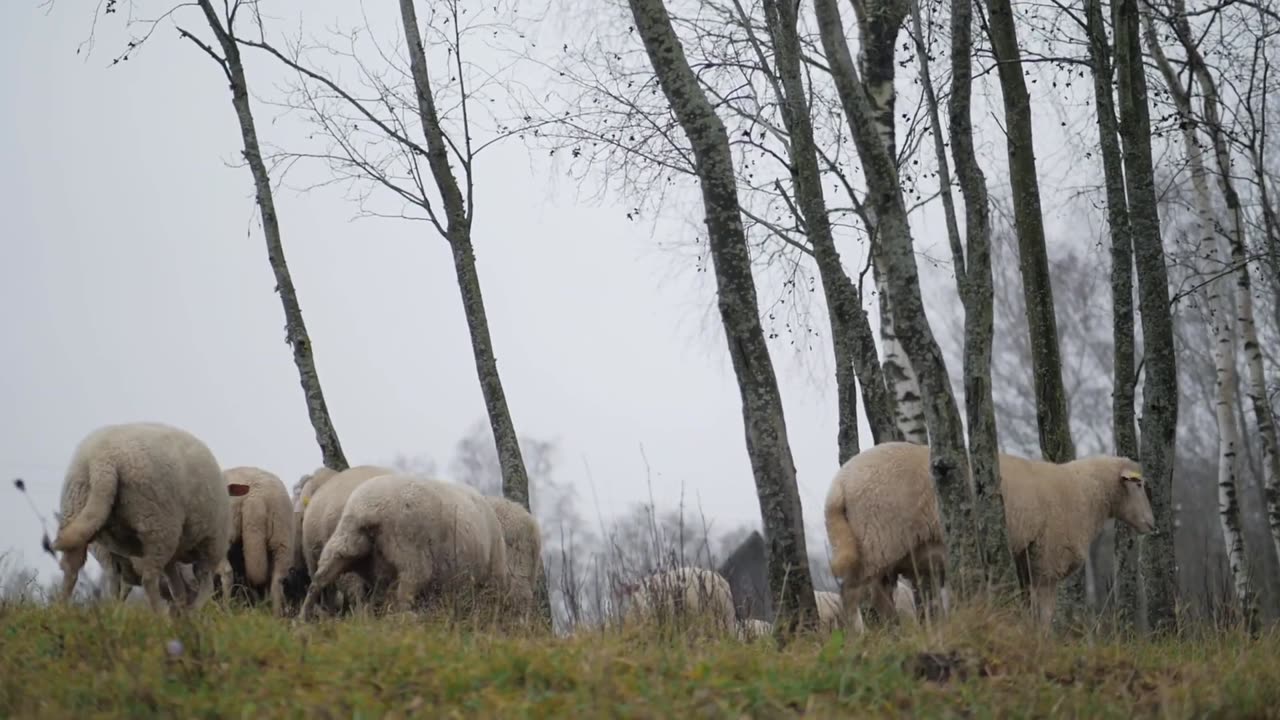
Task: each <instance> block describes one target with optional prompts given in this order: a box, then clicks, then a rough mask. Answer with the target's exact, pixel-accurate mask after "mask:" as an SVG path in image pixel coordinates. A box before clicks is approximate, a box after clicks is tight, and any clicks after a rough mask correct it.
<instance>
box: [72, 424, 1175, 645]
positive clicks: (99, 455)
mask: <svg viewBox="0 0 1280 720" xmlns="http://www.w3.org/2000/svg"><path fill="white" fill-rule="evenodd" d="M999 462H1000V472H1001V493H1002V495H1003V498H1004V502H1005V507H1006V520H1007V524H1008V530H1009V538H1010V549H1011V550H1012V552H1013V554H1014V556H1015V559H1016V560H1017V561H1018V562H1017V565H1018V571H1019V580H1020V581H1021V582H1022V585H1023V587H1024V588H1026V589H1027V590H1028V591H1029V593H1028V597H1029V598H1030V600H1031V603H1032V607H1033V610H1034V611H1035V612H1036V617H1037V618H1038V620H1039V621H1040V622H1041V624H1042V626H1043V627H1044V628H1045V629H1046V630H1047V628H1048V627H1049V624H1050V622H1051V620H1052V617H1053V612H1054V598H1055V594H1056V589H1057V587H1058V585H1059V584H1060V583H1061V582H1062V581H1063V580H1065V579H1066V578H1067V577H1068V576H1070V575H1072V574H1073V573H1076V572H1079V571H1080V570H1081V568H1082V566H1083V563H1084V558H1085V554H1086V553H1087V551H1088V547H1089V544H1090V542H1092V541H1093V540H1094V539H1095V538H1096V537H1097V536H1098V534H1099V533H1100V532H1101V529H1102V526H1103V523H1104V522H1105V521H1106V520H1108V519H1112V518H1114V519H1116V520H1119V521H1122V522H1124V523H1126V524H1128V525H1130V526H1131V527H1133V528H1134V529H1135V530H1136V531H1137V532H1139V533H1147V532H1151V531H1153V530H1155V529H1156V528H1155V523H1154V520H1153V515H1152V510H1151V506H1150V504H1149V502H1148V500H1147V496H1146V493H1145V491H1144V488H1143V480H1142V475H1141V473H1140V469H1139V466H1138V464H1137V463H1135V462H1134V461H1132V460H1129V459H1127V458H1122V457H1114V456H1094V457H1087V458H1081V459H1078V460H1075V461H1073V462H1069V463H1063V464H1053V463H1048V462H1043V461H1038V460H1029V459H1025V458H1019V457H1014V456H1009V455H1003V454H1001V455H1000V457H999ZM824 520H825V527H826V531H827V539H828V542H829V544H830V558H831V559H830V563H831V570H832V573H833V575H834V576H835V578H836V580H837V582H838V583H839V584H840V592H838V593H832V592H819V593H816V595H815V601H816V604H817V607H818V609H819V614H820V619H821V622H820V627H821V629H822V630H824V631H832V630H835V629H836V628H839V627H845V628H849V629H850V630H851V631H853V632H851V633H850V634H851V635H852V634H854V633H856V632H861V631H863V630H864V629H865V625H864V620H863V616H862V606H863V605H864V603H866V602H867V601H869V602H870V604H871V608H872V609H873V610H874V611H875V613H874V617H876V618H879V619H880V620H896V621H901V622H916V621H917V619H918V617H917V616H918V613H920V612H925V613H928V612H930V611H932V612H936V613H940V614H942V615H945V614H946V613H947V612H949V609H950V604H949V593H948V591H947V587H946V562H945V560H946V547H945V542H944V539H943V533H942V524H941V521H940V519H939V513H938V503H937V498H936V496H935V494H934V490H933V484H932V482H931V480H930V474H929V449H928V447H926V446H922V445H915V444H911V443H905V442H888V443H882V444H880V445H877V446H874V447H871V448H868V449H866V450H864V451H862V452H860V453H859V454H857V455H855V456H854V457H852V458H851V459H849V460H848V461H847V462H846V463H845V464H844V465H843V466H842V467H841V468H839V470H838V471H837V472H836V473H835V475H834V477H833V478H832V481H831V484H830V489H829V491H828V494H827V498H826V502H825V505H824ZM753 539H754V541H755V544H754V546H753V547H757V548H763V543H762V542H760V539H759V536H758V535H756V536H754V537H753ZM541 543H542V539H541V529H540V528H539V526H538V523H537V521H536V520H535V519H534V517H533V516H532V515H531V514H530V512H529V511H528V510H527V509H526V508H524V507H523V506H521V505H519V504H517V503H513V502H510V501H508V500H504V499H502V498H491V497H485V496H482V495H481V494H479V493H478V492H476V491H475V490H474V489H472V488H471V487H469V486H466V485H462V484H458V483H450V482H447V481H443V480H439V479H435V478H427V477H420V476H416V475H410V474H404V473H398V472H395V471H393V470H391V469H389V468H385V467H381V466H376V465H361V466H355V467H351V468H348V469H345V470H342V471H334V470H332V469H329V468H319V469H317V470H316V471H315V472H313V473H311V474H310V475H308V476H305V477H304V478H302V479H301V481H300V482H299V484H298V486H297V489H296V491H295V493H294V494H293V495H292V496H291V494H290V493H289V491H288V490H287V489H286V487H285V484H284V482H283V481H282V480H281V479H280V478H279V477H278V476H277V475H274V474H272V473H271V472H269V471H267V470H264V469H261V468H256V467H233V468H227V469H223V468H221V467H220V466H219V464H218V462H217V460H216V459H215V458H214V455H213V453H212V452H211V451H210V449H209V448H208V446H206V445H205V444H204V443H203V442H202V441H201V440H199V439H198V438H196V437H195V436H193V435H192V434H191V433H189V432H187V431H185V430H182V429H179V428H176V427H173V426H170V425H165V424H161V423H128V424H119V425H110V426H106V427H102V428H99V429H97V430H95V431H93V432H92V433H90V434H89V435H88V436H87V437H85V438H84V440H82V441H81V443H80V444H79V445H78V446H77V447H76V448H75V451H74V453H73V455H72V459H71V462H70V465H69V467H68V469H67V473H66V476H65V479H64V481H63V487H62V498H61V507H60V511H59V513H58V532H57V535H56V538H55V539H54V541H53V543H52V548H53V550H54V551H55V552H56V553H57V554H58V556H59V564H60V567H61V568H62V571H63V579H62V583H61V588H60V592H59V595H58V599H59V600H60V601H62V602H66V601H67V600H69V598H70V597H71V594H72V592H73V590H74V588H75V585H76V582H77V577H78V575H79V572H80V570H81V568H82V567H83V565H84V563H85V560H86V556H87V555H88V554H89V553H92V554H93V555H94V557H95V558H96V559H97V560H98V561H99V562H100V563H101V565H102V567H103V570H104V575H105V578H106V581H107V588H108V593H107V595H108V597H109V598H110V599H113V600H119V599H121V598H123V596H124V595H126V594H127V592H128V588H129V587H132V586H141V587H142V588H143V590H144V592H145V595H146V599H147V602H148V604H149V606H150V607H151V608H152V610H154V611H155V612H157V613H160V614H162V615H168V614H169V613H189V612H195V611H197V610H198V609H199V608H200V607H201V606H202V605H203V604H204V603H206V602H208V601H209V599H210V598H211V597H214V596H215V594H216V595H217V596H218V597H219V598H221V599H222V600H223V601H227V600H229V599H230V598H232V597H235V596H236V595H237V594H239V595H240V596H242V597H244V598H247V599H248V600H250V601H251V602H267V601H269V603H270V606H271V609H272V611H273V612H274V613H275V614H276V615H278V616H280V615H286V614H288V613H290V612H293V613H295V614H296V616H297V617H298V618H299V619H301V620H307V619H310V618H313V617H315V616H317V615H318V614H321V613H325V614H336V613H339V612H343V611H350V610H352V609H356V608H361V607H365V608H370V609H375V610H379V611H381V610H383V609H389V610H390V611H392V612H416V611H418V610H419V609H421V608H422V607H423V606H424V605H426V604H429V603H431V602H432V601H436V600H465V601H466V602H468V603H470V607H472V608H473V609H476V608H478V609H481V610H486V609H487V610H490V611H492V612H493V616H494V617H504V618H517V619H519V620H520V621H521V622H527V621H529V620H530V619H531V618H533V617H535V616H536V615H537V613H538V611H539V609H538V607H537V604H538V603H539V599H538V598H539V595H540V592H539V591H540V590H541V591H542V592H543V593H545V582H544V580H545V576H544V575H543V565H542V558H541V548H542V544H541ZM748 545H750V543H746V544H744V547H747V546H748ZM735 555H737V553H735ZM740 565H741V563H740V558H736V557H731V558H730V559H729V561H727V562H726V564H725V565H723V566H722V567H721V568H720V569H719V570H711V569H704V568H693V567H679V568H675V569H672V570H669V571H666V572H659V573H655V574H653V575H650V576H648V577H644V578H640V579H638V580H637V581H635V582H630V583H623V584H622V585H621V588H620V589H619V592H617V594H616V595H617V597H616V600H617V602H618V604H619V606H620V607H621V608H622V609H623V612H622V613H621V617H622V620H623V622H624V623H627V622H638V621H643V620H652V619H654V618H655V617H659V616H662V615H667V614H672V613H677V612H679V613H682V614H684V615H691V616H696V617H697V618H698V622H700V623H705V624H706V625H707V626H708V627H709V628H715V629H718V630H719V631H720V632H731V633H734V634H736V635H737V636H738V637H739V638H741V639H743V640H747V641H750V640H753V639H756V638H760V637H763V636H767V635H769V634H771V632H772V629H773V624H772V623H773V622H774V621H775V620H776V619H775V618H773V617H772V614H773V613H772V611H771V609H770V608H768V607H765V608H752V607H749V606H748V605H747V604H744V603H743V602H742V600H741V598H740V597H739V595H741V591H739V590H738V587H739V586H740V583H741V579H742V576H743V572H742V570H741V567H740ZM215 581H216V587H215ZM540 585H541V586H542V587H541V588H540V587H539V586H540ZM769 604H770V603H769V601H768V599H766V602H765V605H766V606H768V605H769Z"/></svg>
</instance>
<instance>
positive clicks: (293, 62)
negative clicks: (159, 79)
mask: <svg viewBox="0 0 1280 720" xmlns="http://www.w3.org/2000/svg"><path fill="white" fill-rule="evenodd" d="M504 11H505V7H503V6H495V7H490V8H486V10H485V12H484V13H480V15H485V14H491V15H494V16H497V15H500V14H501V13H503V12H504ZM432 15H433V17H434V18H437V19H438V20H439V23H440V25H442V26H443V28H444V29H442V30H436V29H435V26H433V25H428V28H429V29H431V30H432V31H433V32H436V39H437V41H438V42H439V44H440V45H443V46H444V48H445V49H446V53H445V54H446V56H447V64H445V63H442V65H445V66H444V67H443V68H442V70H440V71H438V72H440V74H441V76H442V77H444V78H445V80H444V83H443V84H444V86H445V87H447V88H448V89H449V90H450V91H451V94H450V95H449V97H448V100H449V104H448V105H447V106H446V107H449V108H451V109H452V110H454V111H455V112H456V113H457V117H455V118H448V119H450V120H452V121H454V125H455V126H452V127H451V126H450V125H448V124H446V123H445V122H444V120H445V118H444V117H442V115H441V112H440V111H439V109H438V104H439V98H438V97H437V96H438V95H439V94H440V90H439V89H438V88H433V82H436V81H435V80H433V79H432V76H431V70H430V67H429V64H428V59H427V54H426V49H425V47H424V45H423V41H422V36H421V30H420V28H419V21H418V17H417V11H416V9H415V7H414V3H413V2H412V0H403V1H402V2H400V20H401V28H402V32H403V38H404V43H405V51H406V52H407V54H408V61H409V62H408V68H407V69H406V68H402V67H398V68H395V69H394V70H393V71H391V72H389V73H385V74H379V73H378V72H377V71H376V70H375V69H374V68H372V67H370V66H368V65H367V64H365V63H364V62H362V61H361V59H360V56H359V53H358V52H357V51H356V48H355V47H353V48H352V49H351V51H350V52H349V53H343V54H339V53H336V52H335V51H334V49H333V48H322V49H324V50H328V51H329V53H330V54H331V55H334V56H342V55H344V54H345V55H348V56H350V57H352V58H354V59H355V61H356V63H357V64H358V65H359V70H360V72H359V76H360V77H361V79H362V80H364V81H365V82H366V83H367V84H368V85H369V86H370V89H372V90H373V96H372V97H368V98H366V96H365V95H364V94H363V89H362V90H348V89H347V88H345V87H343V86H342V85H340V84H339V83H338V82H337V81H335V80H334V79H332V76H330V75H327V74H325V73H324V72H322V71H321V70H317V69H315V68H313V67H308V66H307V65H304V64H303V61H302V60H303V59H302V53H301V50H300V49H299V50H298V51H296V52H293V53H291V54H286V53H284V52H281V51H280V50H278V49H277V48H276V47H275V46H274V45H272V44H270V43H268V42H266V41H265V40H260V41H248V40H242V41H241V42H242V43H243V44H246V45H249V46H251V47H254V48H258V49H260V50H262V51H264V52H266V53H267V54H269V55H270V56H272V57H274V58H276V59H277V60H279V61H280V62H281V63H283V64H284V65H285V66H287V67H289V68H291V69H292V70H294V71H295V72H296V73H297V74H298V77H299V82H298V84H297V85H296V86H295V87H294V88H293V93H292V94H293V96H294V98H295V100H294V101H293V107H297V108H300V109H304V110H306V111H307V112H308V113H309V115H310V119H311V120H312V122H314V123H315V124H316V125H317V126H318V127H319V129H320V131H321V132H320V133H319V135H320V136H321V137H324V138H326V139H327V140H329V141H330V142H332V144H333V146H332V147H331V148H330V149H328V150H326V151H324V152H320V153H283V154H282V155H283V156H284V157H285V159H286V160H296V159H297V158H299V157H308V158H320V159H323V160H325V161H327V162H328V163H329V165H330V167H331V168H332V169H333V170H334V172H335V175H336V176H337V178H338V179H344V180H360V181H362V182H364V183H366V184H368V185H370V186H372V187H376V188H378V189H381V190H385V191H386V192H388V193H389V194H390V196H392V197H394V198H395V199H397V200H399V201H401V202H402V203H404V204H405V205H406V206H408V207H411V208H414V209H415V210H416V211H419V212H421V213H422V215H407V214H405V213H404V212H403V211H401V212H400V213H397V214H393V215H390V216H391V217H401V218H412V219H418V220H425V221H426V222H428V223H429V224H430V225H431V227H432V228H433V229H434V230H435V231H436V233H437V234H438V235H439V236H440V237H441V238H442V239H443V240H444V241H445V242H446V243H447V244H448V246H449V249H450V251H451V253H452V255H453V265H454V271H455V274H456V276H457V281H458V289H459V291H460V292H461V294H462V307H463V313H464V315H465V317H466V321H467V330H468V331H469V333H470V335H471V349H472V354H473V355H474V357H475V363H476V373H477V377H478V378H479V381H480V390H481V393H482V395H483V397H484V403H485V410H486V412H487V414H488V418H489V423H490V426H491V427H492V429H493V435H494V438H495V439H496V443H497V448H498V457H499V458H500V459H501V463H502V489H503V495H504V496H505V497H507V498H509V499H511V500H513V501H515V502H518V503H520V504H521V505H523V506H525V507H526V508H528V507H529V479H528V473H527V471H526V470H525V464H524V459H523V457H522V455H521V451H520V443H519V440H518V438H517V435H516V431H515V424H514V422H513V421H512V419H511V411H510V408H509V406H508V404H507V399H506V394H505V392H504V390H503V386H502V379H501V377H500V375H499V372H498V363H497V359H496V356H495V353H494V349H493V339H492V336H491V334H490V332H489V320H488V315H487V312H486V310H485V304H484V296H483V293H482V291H481V287H480V277H479V273H478V271H477V268H476V256H475V247H474V245H473V243H472V236H471V232H472V230H471V229H472V225H473V222H474V220H475V202H474V190H475V177H474V171H475V163H476V157H477V156H478V155H479V153H480V152H482V151H483V150H484V149H485V148H487V147H489V146H491V145H492V143H494V142H496V141H498V140H500V139H502V138H503V137H507V136H509V135H511V134H512V132H513V131H512V130H511V129H510V128H499V130H497V131H495V132H494V137H492V138H491V139H489V140H486V141H483V142H481V141H479V140H478V139H477V138H476V136H475V133H476V131H477V130H478V129H479V128H478V127H477V126H476V123H477V116H478V114H479V113H480V112H481V110H479V109H478V108H477V107H475V106H476V105H477V104H478V103H477V102H476V99H477V97H478V96H482V93H484V92H485V90H486V89H487V88H488V87H489V86H490V85H493V84H494V73H493V72H492V71H488V72H486V71H483V70H478V69H477V68H476V67H475V66H474V65H472V64H471V63H470V61H469V59H468V58H469V55H468V54H467V52H466V48H465V47H464V45H465V43H464V42H463V40H464V37H465V36H466V35H468V34H470V33H474V32H484V31H490V30H492V29H493V26H494V25H495V24H496V22H497V21H496V20H494V19H493V18H491V17H485V18H484V19H478V18H477V15H476V14H471V15H467V11H466V9H465V8H463V6H462V4H461V3H459V2H456V1H455V0H450V1H449V2H446V3H444V4H442V5H440V6H436V7H434V8H433V9H432ZM357 36H359V33H356V34H354V35H353V36H352V38H353V39H352V43H353V46H354V44H355V38H356V37H357ZM375 51H376V52H378V53H382V49H381V48H375ZM384 56H385V55H384ZM388 62H389V63H390V62H392V60H391V59H390V58H389V59H388ZM406 76H407V77H408V79H409V84H408V87H405V86H404V82H403V80H402V79H403V78H404V77H406ZM477 77H479V78H480V79H479V80H478V81H476V84H474V85H473V84H472V81H474V80H476V78H477ZM415 124H416V125H418V127H419V128H420V132H421V135H420V136H419V137H421V138H422V139H421V140H418V139H417V138H416V137H415V136H414V135H415V134H414V132H413V131H412V130H411V128H412V127H413V125H415ZM388 145H389V146H390V148H391V149H390V150H389V151H388V150H387V149H386V146H388ZM451 158H452V159H453V161H456V163H457V165H458V166H460V169H461V174H460V175H459V174H458V173H456V172H455V170H454V167H453V162H451ZM375 214H376V213H375Z"/></svg>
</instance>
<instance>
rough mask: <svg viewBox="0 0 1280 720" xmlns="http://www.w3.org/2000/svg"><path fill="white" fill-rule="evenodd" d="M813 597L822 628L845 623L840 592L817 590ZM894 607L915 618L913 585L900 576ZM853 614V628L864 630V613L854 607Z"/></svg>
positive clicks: (895, 609) (906, 616) (833, 627)
mask: <svg viewBox="0 0 1280 720" xmlns="http://www.w3.org/2000/svg"><path fill="white" fill-rule="evenodd" d="M813 598H814V601H815V602H816V603H817V606H818V625H819V627H820V628H822V629H823V630H826V631H834V630H835V629H836V628H838V627H841V626H842V625H843V624H844V617H843V612H842V606H843V602H842V601H841V598H840V593H835V592H831V591H829V590H824V591H819V592H815V593H814V594H813ZM893 607H894V611H895V613H896V614H897V615H898V616H900V617H904V618H912V619H914V618H915V613H916V603H915V599H914V598H913V597H912V592H911V586H909V585H907V584H906V581H905V580H904V579H903V578H898V582H897V584H896V585H895V587H894V588H893ZM852 614H853V629H854V630H855V631H857V632H864V631H865V630H866V625H865V624H864V623H863V620H862V613H861V612H859V611H858V609H857V608H854V612H853V613H852Z"/></svg>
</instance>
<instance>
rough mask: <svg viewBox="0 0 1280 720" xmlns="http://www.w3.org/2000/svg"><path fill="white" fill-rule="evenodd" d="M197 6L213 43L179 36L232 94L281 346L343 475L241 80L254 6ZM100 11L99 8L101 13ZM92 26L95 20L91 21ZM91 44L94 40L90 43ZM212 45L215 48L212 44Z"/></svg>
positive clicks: (319, 438) (326, 450)
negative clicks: (246, 19)
mask: <svg viewBox="0 0 1280 720" xmlns="http://www.w3.org/2000/svg"><path fill="white" fill-rule="evenodd" d="M115 4H116V3H114V2H111V3H108V4H107V5H106V6H105V14H110V13H112V12H114V11H115V10H116V8H115V7H114V6H115ZM189 5H195V6H196V7H199V9H200V10H201V12H202V13H203V16H204V19H205V22H206V23H208V26H209V29H210V30H211V31H212V32H213V35H214V38H215V42H214V44H211V43H208V42H205V41H203V40H201V39H200V38H198V37H197V36H196V35H195V34H193V33H192V32H190V31H188V30H186V29H183V28H182V27H179V28H178V30H179V33H180V35H181V36H182V37H183V38H184V39H187V40H190V41H191V42H192V43H193V44H195V45H196V46H197V47H199V48H200V50H201V51H203V52H204V53H205V54H207V55H208V56H209V57H210V58H211V59H212V60H213V61H214V62H215V63H217V65H218V68H219V69H220V70H222V74H223V77H225V78H226V79H227V83H228V85H229V86H230V89H231V105H232V107H233V108H234V109H235V113H236V120H237V122H238V123H239V125H240V138H241V142H242V149H241V154H242V155H243V156H244V159H245V163H246V164H247V165H248V166H249V171H250V173H251V174H252V176H253V185H254V192H255V196H256V201H257V205H258V212H259V215H260V217H261V218H262V230H263V236H264V238H265V240H266V245H267V261H268V263H269V264H270V265H271V272H272V274H273V275H274V276H275V280H276V293H277V294H278V295H279V296H280V304H281V306H282V308H283V309H284V317H285V327H284V330H285V341H286V342H287V343H288V344H289V346H290V347H291V348H292V349H293V362H294V365H295V366H296V367H297V369H298V380H299V382H300V383H301V385H302V393H303V397H304V399H305V401H306V404H307V415H308V417H309V418H310V420H311V427H312V429H313V430H314V431H315V437H316V444H317V445H319V447H320V455H321V460H322V462H323V463H324V465H325V466H326V467H329V468H332V469H334V470H345V469H346V468H347V458H346V456H345V455H344V454H343V452H342V444H341V443H340V442H339V441H338V432H337V430H336V429H335V428H334V425H333V420H332V418H331V417H330V415H329V406H328V404H327V403H326V402H325V397H324V390H323V388H322V387H321V384H320V373H319V371H318V370H317V369H316V363H315V356H314V353H313V350H312V345H311V336H310V334H309V333H308V332H307V325H306V322H305V321H304V320H303V317H302V306H301V305H300V303H299V302H298V293H297V290H296V289H295V288H294V286H293V277H292V275H291V274H290V272H289V264H288V261H287V260H286V258H285V253H284V242H283V240H282V239H281V232H280V220H279V215H278V214H277V212H276V206H275V196H274V194H273V192H272V188H271V177H270V174H269V173H268V171H267V164H266V162H265V161H264V157H263V153H262V149H261V147H260V145H259V142H258V131H257V127H256V125H255V123H254V118H253V108H252V106H251V105H250V103H249V81H248V79H247V78H246V76H245V72H244V64H243V63H242V62H241V59H240V49H239V47H238V44H237V40H236V35H235V22H236V19H237V17H238V16H239V15H240V13H241V12H242V11H245V12H249V11H252V9H253V5H252V4H251V3H248V2H245V1H244V0H234V1H232V2H226V3H223V7H222V12H221V14H219V12H218V11H216V10H215V9H214V7H213V3H212V2H210V0H197V2H195V3H191V4H189ZM184 6H185V5H177V6H174V7H172V8H170V9H169V10H168V11H167V12H164V13H162V14H161V15H160V16H159V18H158V19H156V20H150V21H145V22H143V21H134V20H130V22H131V23H132V22H140V23H142V24H144V25H145V26H146V28H145V31H144V32H143V33H142V34H141V35H139V36H137V37H136V38H135V39H134V40H131V41H130V42H129V44H128V47H127V49H126V50H125V51H124V53H123V54H121V55H120V56H118V57H117V58H115V60H114V61H113V62H112V64H113V65H114V64H116V63H119V62H121V61H122V60H127V59H128V58H129V57H130V55H131V54H132V53H134V52H136V51H138V49H139V48H141V47H142V45H143V44H144V43H145V42H146V41H147V39H149V38H150V37H151V36H152V34H154V32H155V30H156V28H157V27H158V26H159V25H160V24H161V23H162V22H165V21H169V20H171V19H172V18H173V16H174V14H175V13H176V11H177V10H179V9H180V8H182V7H184ZM103 7H104V6H102V5H99V9H102V8H103ZM95 21H96V18H95ZM91 40H92V38H91ZM215 44H216V46H217V47H216V48H215V47H214V45H215Z"/></svg>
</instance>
